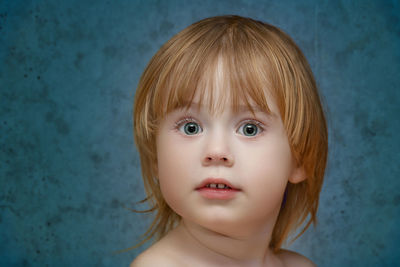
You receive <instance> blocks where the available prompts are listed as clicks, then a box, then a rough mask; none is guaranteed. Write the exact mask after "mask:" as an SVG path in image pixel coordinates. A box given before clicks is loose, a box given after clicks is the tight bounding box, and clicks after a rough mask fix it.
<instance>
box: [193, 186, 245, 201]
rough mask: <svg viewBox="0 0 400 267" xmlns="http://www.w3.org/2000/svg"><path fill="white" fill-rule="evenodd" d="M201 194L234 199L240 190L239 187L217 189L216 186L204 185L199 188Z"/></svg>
mask: <svg viewBox="0 0 400 267" xmlns="http://www.w3.org/2000/svg"><path fill="white" fill-rule="evenodd" d="M197 191H198V192H199V193H200V195H201V196H203V197H204V198H207V199H221V200H227V199H232V198H234V197H235V195H236V194H237V193H238V192H239V190H237V189H216V188H208V187H203V188H200V189H197Z"/></svg>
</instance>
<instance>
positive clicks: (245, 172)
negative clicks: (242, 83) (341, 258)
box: [131, 79, 315, 267]
mask: <svg viewBox="0 0 400 267" xmlns="http://www.w3.org/2000/svg"><path fill="white" fill-rule="evenodd" d="M217 80H218V79H217ZM222 88H224V87H223V86H218V87H217V94H221V93H222V92H223V91H222V90H224V89H222ZM215 99H218V96H217V97H216V98H215ZM198 101H199V99H198V97H195V99H194V100H193V103H192V105H191V107H190V108H189V109H178V110H175V111H173V112H171V113H169V114H167V116H166V117H165V118H164V119H163V120H162V122H161V123H160V128H159V132H158V136H157V140H156V141H157V157H158V174H159V177H158V179H159V182H160V187H161V191H162V193H163V197H164V198H165V200H166V202H167V203H168V205H169V206H170V207H171V208H172V209H173V210H174V211H175V212H176V213H177V214H179V215H180V216H181V218H182V220H181V222H180V224H179V225H178V226H177V227H176V228H175V229H174V230H172V231H170V232H169V233H168V234H167V235H166V236H165V237H164V238H162V239H161V240H160V241H158V242H157V243H155V244H154V245H153V246H151V247H150V248H149V249H147V250H146V251H145V252H143V253H142V254H140V255H139V256H138V257H137V258H136V259H135V261H134V262H133V263H132V264H131V267H133V266H139V267H140V266H207V267H210V266H315V265H314V264H313V263H312V262H311V261H310V260H308V259H307V258H305V257H304V256H301V255H299V254H297V253H294V252H290V251H287V250H281V251H280V252H278V253H273V252H272V250H271V249H270V248H269V247H268V244H269V240H270V239H271V234H272V230H273V227H274V225H275V222H276V219H277V216H278V213H279V210H280V207H281V203H282V199H283V195H284V191H285V188H286V184H287V183H288V182H291V183H298V182H301V181H303V180H304V179H305V175H304V171H303V169H302V168H300V167H297V166H295V164H294V161H293V157H292V154H291V150H290V146H289V143H288V139H287V135H286V131H285V129H284V126H283V122H282V119H281V117H280V115H279V110H278V108H277V106H276V103H275V101H274V100H273V98H272V97H269V101H268V105H269V108H270V110H271V113H270V114H267V113H266V112H263V111H261V110H259V109H257V108H256V107H254V109H255V113H254V114H253V113H252V112H250V111H249V110H248V108H247V107H246V105H243V106H241V107H240V108H239V110H238V111H237V112H234V111H233V109H232V107H231V106H230V101H229V100H228V101H225V103H222V105H224V106H223V108H221V111H222V112H216V114H212V113H210V112H209V110H208V107H207V106H203V105H202V106H200V105H198V104H196V103H198ZM204 103H208V102H207V101H204ZM249 128H251V129H249ZM249 133H250V134H249ZM210 177H211V178H222V179H225V180H227V181H228V182H229V183H231V184H232V185H234V187H235V188H236V189H238V190H237V191H236V193H234V194H233V197H232V196H229V199H214V198H207V197H205V196H204V195H202V194H201V193H200V192H199V190H198V188H199V185H200V184H202V182H204V180H205V179H207V178H210Z"/></svg>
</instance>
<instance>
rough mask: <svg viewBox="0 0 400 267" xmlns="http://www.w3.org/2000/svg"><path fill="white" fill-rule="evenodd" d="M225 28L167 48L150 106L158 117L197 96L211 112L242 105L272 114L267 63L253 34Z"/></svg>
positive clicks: (224, 26) (221, 27) (187, 106)
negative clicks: (269, 102)
mask: <svg viewBox="0 0 400 267" xmlns="http://www.w3.org/2000/svg"><path fill="white" fill-rule="evenodd" d="M228 26H229V25H228ZM228 26H227V25H226V24H223V25H217V26H216V27H212V28H209V29H206V30H204V31H201V32H199V33H198V34H197V35H194V36H188V38H182V36H181V39H180V40H175V38H173V39H171V41H170V42H169V43H167V44H166V45H167V47H166V48H165V49H166V52H170V53H168V54H169V55H170V56H169V57H168V58H167V59H168V62H167V64H165V67H164V68H163V69H162V71H161V73H160V75H159V80H158V83H157V86H156V87H155V94H154V98H153V101H154V105H152V106H153V108H154V110H153V114H155V117H156V118H157V119H160V118H162V117H163V116H165V114H167V113H168V112H171V111H173V110H175V109H178V108H189V107H190V105H191V104H192V103H193V101H194V99H195V98H196V103H197V104H199V105H202V104H203V105H205V106H207V108H208V109H209V111H210V112H211V113H214V114H215V113H218V112H220V111H222V109H223V108H224V107H225V106H226V104H230V105H231V106H232V109H233V110H234V111H237V110H238V108H239V106H240V105H246V106H247V107H248V108H249V110H250V111H251V112H254V107H257V108H259V109H261V110H263V111H265V112H266V113H268V114H269V113H270V109H269V107H268V103H267V102H268V101H267V99H268V97H269V96H271V93H273V92H272V91H271V88H272V85H271V83H270V82H269V77H268V65H269V64H268V63H267V62H268V61H269V60H268V59H267V58H266V55H265V54H264V52H263V50H262V49H261V48H260V46H259V45H258V44H257V41H256V40H257V37H256V36H251V35H250V34H249V33H248V32H246V31H243V30H241V29H240V27H228ZM228 101H229V102H230V103H227V102H228Z"/></svg>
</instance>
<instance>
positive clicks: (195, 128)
mask: <svg viewBox="0 0 400 267" xmlns="http://www.w3.org/2000/svg"><path fill="white" fill-rule="evenodd" d="M179 130H180V131H181V132H184V133H185V134H186V135H195V134H198V133H200V132H201V131H202V129H201V127H200V125H199V124H198V123H196V122H193V121H192V122H187V123H185V124H183V125H182V126H181V127H179Z"/></svg>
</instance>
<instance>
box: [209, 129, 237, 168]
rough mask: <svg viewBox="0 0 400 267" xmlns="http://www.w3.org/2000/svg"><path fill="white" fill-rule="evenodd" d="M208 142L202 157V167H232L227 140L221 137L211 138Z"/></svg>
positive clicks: (232, 161)
mask: <svg viewBox="0 0 400 267" xmlns="http://www.w3.org/2000/svg"><path fill="white" fill-rule="evenodd" d="M210 139H211V140H209V141H208V143H207V145H206V147H205V153H204V156H203V165H204V166H211V165H221V166H226V167H232V166H233V164H234V158H233V155H232V153H231V151H230V146H229V144H228V140H226V138H224V137H223V136H221V137H219V138H218V137H212V138H210Z"/></svg>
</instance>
